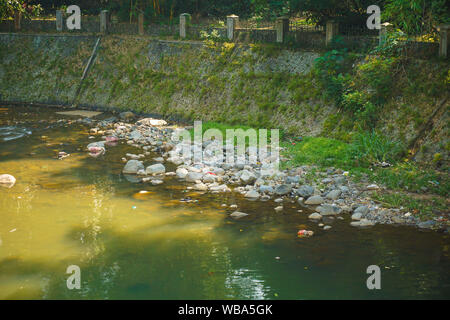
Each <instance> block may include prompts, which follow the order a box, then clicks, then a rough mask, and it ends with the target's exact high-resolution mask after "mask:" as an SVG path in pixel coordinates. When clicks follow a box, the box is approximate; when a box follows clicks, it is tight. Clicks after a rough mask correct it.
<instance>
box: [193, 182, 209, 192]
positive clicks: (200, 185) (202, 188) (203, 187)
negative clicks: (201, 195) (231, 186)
mask: <svg viewBox="0 0 450 320" xmlns="http://www.w3.org/2000/svg"><path fill="white" fill-rule="evenodd" d="M193 189H194V190H197V191H207V190H208V186H207V185H206V184H204V183H196V184H195V185H194V186H193Z"/></svg>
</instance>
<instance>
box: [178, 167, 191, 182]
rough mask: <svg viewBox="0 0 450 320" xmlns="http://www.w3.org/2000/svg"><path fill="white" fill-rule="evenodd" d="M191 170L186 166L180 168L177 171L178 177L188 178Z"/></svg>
mask: <svg viewBox="0 0 450 320" xmlns="http://www.w3.org/2000/svg"><path fill="white" fill-rule="evenodd" d="M188 173H189V171H188V170H187V169H186V168H178V169H177V171H176V174H177V177H178V178H180V179H184V178H186V176H187V174H188Z"/></svg>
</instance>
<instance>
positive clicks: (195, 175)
mask: <svg viewBox="0 0 450 320" xmlns="http://www.w3.org/2000/svg"><path fill="white" fill-rule="evenodd" d="M202 176H203V175H202V174H201V172H189V173H188V174H187V175H186V181H187V182H195V181H197V180H201V179H202Z"/></svg>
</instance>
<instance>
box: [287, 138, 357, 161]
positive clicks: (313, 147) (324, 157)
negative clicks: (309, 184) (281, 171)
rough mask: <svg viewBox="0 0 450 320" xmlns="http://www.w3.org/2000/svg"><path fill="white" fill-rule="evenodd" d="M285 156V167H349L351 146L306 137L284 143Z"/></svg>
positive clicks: (327, 139) (324, 139)
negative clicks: (308, 165) (305, 165)
mask: <svg viewBox="0 0 450 320" xmlns="http://www.w3.org/2000/svg"><path fill="white" fill-rule="evenodd" d="M280 144H281V146H283V147H284V148H285V150H284V152H283V154H284V156H286V157H288V158H289V159H290V160H288V161H287V162H286V163H284V164H283V166H284V167H291V166H299V165H303V164H313V165H318V166H338V167H348V166H349V164H350V161H351V159H350V145H349V144H347V143H345V142H342V141H339V140H335V139H329V138H323V137H304V138H303V139H302V141H291V142H282V143H280Z"/></svg>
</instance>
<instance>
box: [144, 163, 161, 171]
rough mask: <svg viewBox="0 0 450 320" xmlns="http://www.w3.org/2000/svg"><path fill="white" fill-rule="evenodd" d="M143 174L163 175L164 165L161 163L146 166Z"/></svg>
mask: <svg viewBox="0 0 450 320" xmlns="http://www.w3.org/2000/svg"><path fill="white" fill-rule="evenodd" d="M145 172H146V173H147V174H163V173H164V172H166V167H164V165H163V164H161V163H157V164H153V165H151V166H148V167H147V169H146V170H145Z"/></svg>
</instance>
